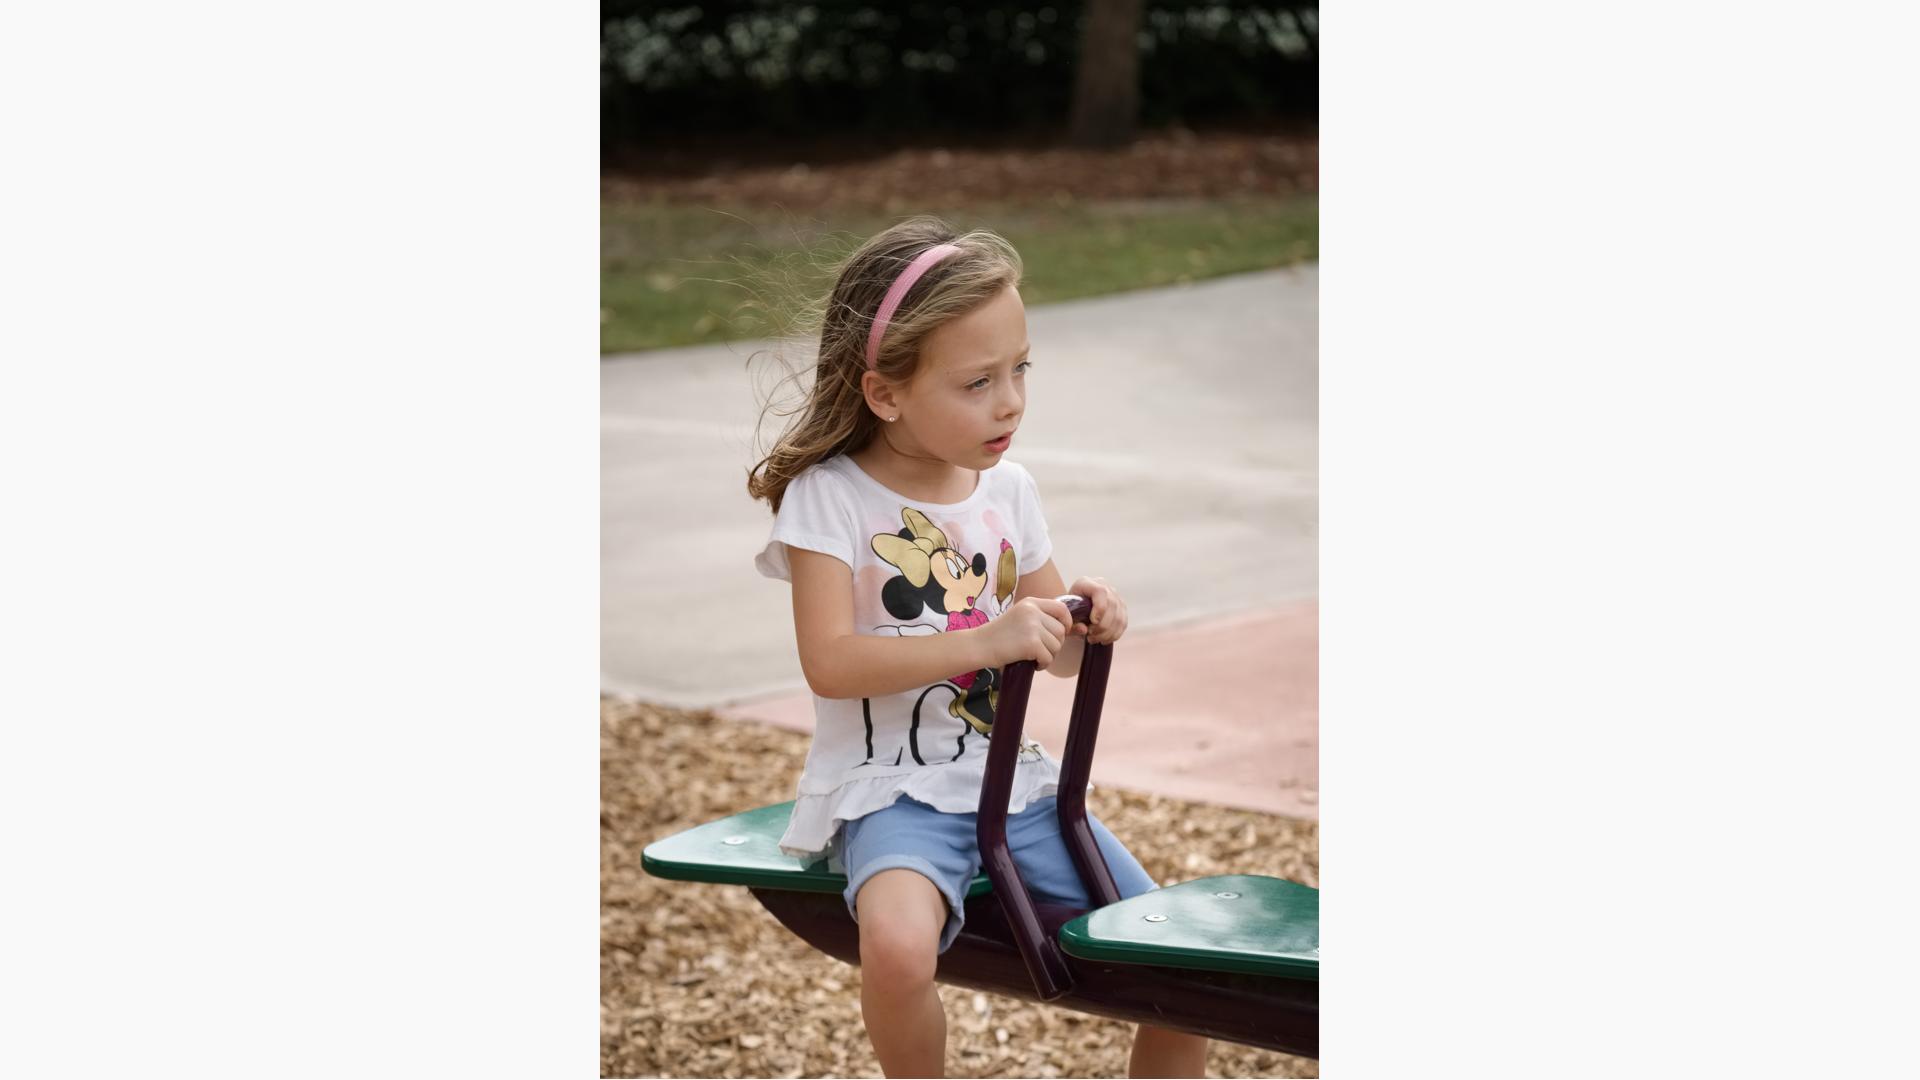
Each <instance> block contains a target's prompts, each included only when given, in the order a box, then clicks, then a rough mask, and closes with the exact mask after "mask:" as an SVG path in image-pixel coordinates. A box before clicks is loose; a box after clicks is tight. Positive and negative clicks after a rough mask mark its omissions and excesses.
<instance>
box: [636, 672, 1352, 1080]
mask: <svg viewBox="0 0 1920 1080" xmlns="http://www.w3.org/2000/svg"><path fill="white" fill-rule="evenodd" d="M1048 749H1049V750H1052V751H1053V752H1054V753H1056V754H1057V753H1059V751H1060V748H1059V747H1049V748H1048ZM806 751H807V737H806V736H804V735H801V734H798V733H796V732H792V731H787V730H784V729H780V728H774V727H769V726H765V725H760V724H751V723H747V724H742V723H730V722H726V721H722V720H720V719H718V718H716V717H715V716H713V715H712V714H711V713H707V712H685V711H681V710H675V709H666V708H661V707H658V706H653V705H646V704H641V703H634V702H621V701H616V700H612V699H605V698H603V699H602V700H601V703H600V752H601V766H600V805H601V811H600V839H601V847H600V852H601V854H600V1070H601V1074H602V1075H603V1076H617V1077H641V1076H648V1077H651V1076H661V1077H720V1076H727V1077H735V1076H738V1077H776V1076H777V1077H801V1076H818V1077H826V1076H832V1077H853V1076H862V1077H866V1076H871V1077H877V1076H880V1075H881V1072H880V1066H879V1062H877V1061H876V1060H875V1059H874V1056H873V1048H872V1046H871V1045H869V1044H868V1042H867V1037H866V1033H865V1030H864V1029H863V1027H862V1025H861V1021H860V972H859V969H858V968H854V967H850V966H848V965H846V964H843V963H841V962H840V961H838V960H835V959H833V958H831V957H828V956H825V955H822V954H820V953H818V952H815V951H814V950H813V949H811V948H809V947H808V946H807V945H805V944H804V943H802V942H801V941H800V940H799V939H797V938H795V937H794V936H793V935H791V934H789V933H788V932H787V931H786V930H785V929H784V928H783V927H781V926H780V924H779V923H778V922H776V921H775V920H774V918H773V916H772V915H769V914H768V913H767V912H766V910H765V909H764V908H762V907H761V906H760V905H759V903H758V902H757V901H755V900H754V899H753V897H752V895H751V894H750V893H748V891H747V890H746V889H744V888H739V887H733V886H725V885H703V884H695V883H691V882H676V881H663V880H661V879H659V878H655V877H651V876H649V875H647V874H645V873H644V872H642V871H641V869H640V851H641V849H642V848H644V847H645V846H646V845H647V844H649V843H651V842H652V841H653V840H655V839H658V838H660V837H662V836H666V835H668V834H671V833H674V832H678V831H679V830H681V829H686V828H691V827H692V826H694V825H697V824H700V823H702V822H706V821H711V820H713V819H715V818H719V817H724V816H726V815H728V814H731V813H736V812H738V811H741V810H747V809H751V808H753V807H756V806H765V805H767V804H769V803H777V802H784V801H786V800H788V799H791V798H793V791H794V785H795V783H796V782H797V781H798V779H799V775H800V767H801V765H802V763H803V762H804V761H805V758H806ZM1087 805H1088V808H1089V809H1090V810H1092V811H1093V812H1094V813H1095V814H1097V815H1098V816H1099V817H1100V819H1101V820H1102V821H1104V822H1105V823H1106V824H1107V825H1108V826H1109V827H1111V828H1112V829H1113V831H1114V832H1115V833H1116V834H1117V835H1118V836H1119V837H1120V838H1121V839H1122V840H1124V841H1125V842H1126V843H1127V845H1128V847H1129V848H1130V849H1131V850H1132V851H1133V852H1134V854H1135V855H1136V856H1138V857H1139V859H1140V861H1141V863H1142V864H1143V865H1144V866H1145V867H1146V868H1147V871H1148V873H1150V874H1152V875H1153V876H1154V879H1155V880H1157V881H1160V882H1161V883H1163V884H1171V883H1173V882H1176V881H1186V880H1190V879H1192V878H1197V877H1205V876H1208V875H1211V874H1226V873H1255V874H1271V875H1274V876H1276V877H1284V878H1290V879H1292V880H1295V881H1300V882H1304V883H1306V884H1308V885H1314V886H1318V885H1319V826H1318V825H1317V824H1316V823H1314V822H1310V821H1297V820H1293V819H1290V818H1282V817H1276V816H1274V815H1271V814H1263V813H1257V812H1254V811H1248V810H1233V809H1225V808H1221V807H1214V806H1207V805H1204V804H1198V803H1190V802H1183V801H1180V800H1177V799H1171V798H1165V797H1162V796H1157V795H1149V794H1143V793H1139V792H1132V791H1122V790H1118V789H1115V788H1112V787H1107V786H1098V787H1096V788H1095V790H1093V791H1092V792H1089V793H1088V796H1087ZM940 996H941V1000H942V1002H943V1003H944V1004H945V1006H946V1012H947V1067H948V1070H949V1072H948V1075H949V1076H956V1077H966V1076H973V1077H1062V1076H1065V1077H1096V1076H1098V1077H1107V1076H1114V1077H1118V1076H1125V1075H1126V1073H1127V1054H1128V1050H1129V1047H1130V1046H1131V1043H1132V1034H1133V1027H1132V1025H1130V1024H1126V1023H1122V1022H1120V1021H1115V1020H1108V1019H1105V1018H1102V1017H1094V1016H1086V1015H1083V1014H1081V1013H1076V1012H1071V1011H1069V1010H1066V1009H1059V1008H1054V1007H1051V1006H1043V1005H1036V1004H1033V1003H1031V1002H1027V1001H1021V1000H1017V999H1014V998H1007V997H1002V996H1000V995H996V994H982V993H976V992H974V991H971V990H966V989H964V988H961V987H954V986H942V987H940ZM1207 1075H1208V1076H1217V1077H1256V1076H1259V1077H1266V1076H1273V1077H1281V1076H1285V1077H1293V1076H1318V1075H1319V1068H1318V1065H1317V1063H1316V1062H1313V1061H1311V1060H1308V1059H1305V1058H1298V1057H1291V1056H1289V1055H1286V1054H1279V1053H1274V1052H1272V1051H1269V1050H1261V1049H1256V1048H1253V1047H1247V1046H1240V1045H1237V1044H1234V1043H1228V1042H1219V1041H1216V1042H1214V1043H1213V1044H1212V1049H1211V1051H1210V1053H1209V1054H1208V1057H1207Z"/></svg>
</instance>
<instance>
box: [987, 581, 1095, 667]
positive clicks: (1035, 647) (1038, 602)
mask: <svg viewBox="0 0 1920 1080" xmlns="http://www.w3.org/2000/svg"><path fill="white" fill-rule="evenodd" d="M1072 625H1073V613H1072V612H1069V611H1068V610H1067V605H1065V604H1063V603H1061V602H1060V601H1058V600H1049V599H1047V598H1045V597H1040V596H1029V597H1027V598H1026V599H1024V600H1019V601H1015V603H1014V605H1013V606H1012V607H1010V608H1008V609H1007V610H1006V612H1005V613H1004V614H1002V615H1001V616H1000V617H999V618H997V619H995V620H993V621H992V622H990V623H988V624H987V625H985V626H983V627H981V628H980V630H979V634H980V637H981V640H982V641H983V642H985V643H986V645H987V655H988V657H989V660H990V663H989V664H988V665H987V666H989V667H1006V666H1007V665H1008V664H1013V663H1018V662H1019V661H1021V660H1031V661H1033V662H1034V664H1035V665H1037V666H1038V667H1039V668H1040V670H1041V671H1045V670H1047V666H1048V665H1049V664H1052V663H1053V657H1054V654H1055V653H1057V652H1059V651H1060V646H1062V645H1064V644H1066V641H1067V628H1068V627H1070V626H1072Z"/></svg>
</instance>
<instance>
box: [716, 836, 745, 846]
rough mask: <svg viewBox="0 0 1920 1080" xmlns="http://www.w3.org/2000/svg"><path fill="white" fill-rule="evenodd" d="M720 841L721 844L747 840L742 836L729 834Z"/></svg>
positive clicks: (742, 842) (738, 842) (740, 842)
mask: <svg viewBox="0 0 1920 1080" xmlns="http://www.w3.org/2000/svg"><path fill="white" fill-rule="evenodd" d="M720 842H721V843H723V844H736V845H737V844H744V843H746V842H747V838H746V837H744V836H729V837H727V838H726V839H725V840H722V841H720Z"/></svg>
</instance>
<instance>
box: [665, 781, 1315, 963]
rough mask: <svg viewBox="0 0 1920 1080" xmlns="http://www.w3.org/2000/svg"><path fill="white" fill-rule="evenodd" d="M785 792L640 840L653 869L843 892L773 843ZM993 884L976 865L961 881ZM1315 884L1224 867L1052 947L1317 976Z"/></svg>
mask: <svg viewBox="0 0 1920 1080" xmlns="http://www.w3.org/2000/svg"><path fill="white" fill-rule="evenodd" d="M792 811H793V803H792V802H783V803H779V804H777V805H774V806H763V807H760V808H759V809H757V810H748V811H746V812H745V813H740V814H735V815H733V816H732V817H725V818H721V819H720V820H718V821H710V822H708V823H706V824H705V825H699V826H696V827H694V828H691V829H688V830H687V831H686V832H683V833H676V834H675V835H673V836H669V837H667V838H666V839H664V840H661V841H658V842H657V843H653V844H650V845H648V846H647V848H646V849H645V850H644V851H643V852H642V853H641V855H640V862H641V866H642V867H643V868H644V869H645V870H646V872H647V873H649V874H652V875H653V876H655V877H659V878H667V879H670V880H674V881H703V882H708V883H711V884H717V885H746V886H749V887H751V888H760V889H780V890H785V891H787V892H820V893H834V894H839V893H843V892H845V891H846V889H847V877H846V875H845V874H842V873H840V872H838V871H835V870H829V869H827V861H826V860H825V859H819V860H816V861H814V862H811V863H804V862H802V861H801V860H799V859H796V858H794V857H793V856H791V855H788V854H785V853H783V852H782V851H781V850H780V836H781V834H782V833H784V832H786V829H787V817H788V815H790V814H791V813H792ZM992 891H993V883H992V882H991V881H989V880H988V879H987V875H986V874H985V873H981V874H978V875H976V876H975V877H974V879H973V883H972V884H971V885H970V886H969V887H968V888H967V897H968V899H972V898H973V897H976V896H981V895H984V894H986V893H990V892H992ZM1319 936H1320V893H1319V890H1317V889H1311V888H1308V887H1307V886H1305V885H1298V884H1295V883H1294V882H1291V881H1283V880H1281V879H1280V878H1270V877H1260V876H1257V875H1253V874H1226V875H1221V876H1218V877H1207V878H1199V879H1196V880H1194V881H1187V882H1182V883H1180V884H1178V885H1172V886H1169V887H1167V888H1164V889H1156V890H1154V891H1153V892H1150V893H1143V894H1141V895H1140V896H1136V897H1133V898H1132V899H1130V900H1122V901H1120V902H1119V903H1117V904H1109V905H1107V906H1106V907H1103V908H1098V909H1096V910H1093V911H1090V912H1088V913H1087V914H1085V915H1082V916H1080V917H1079V918H1077V919H1075V920H1073V921H1072V922H1070V923H1068V924H1067V925H1066V926H1064V927H1062V928H1061V930H1060V936H1059V941H1060V947H1061V949H1062V950H1064V951H1065V952H1066V953H1067V955H1069V956H1075V957H1079V958H1080V959H1083V960H1103V961H1106V962H1108V963H1116V964H1145V965H1150V966H1154V967H1171V968H1192V969H1198V970H1203V971H1238V972H1245V973H1247V974H1250V975H1277V976H1280V977H1282V978H1290V979H1318V978H1319V977H1320V948H1319Z"/></svg>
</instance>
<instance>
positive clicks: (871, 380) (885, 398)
mask: <svg viewBox="0 0 1920 1080" xmlns="http://www.w3.org/2000/svg"><path fill="white" fill-rule="evenodd" d="M860 393H861V394H862V395H863V396H865V398H866V399H867V408H869V409H872V410H873V415H875V416H877V417H879V418H880V419H882V420H885V419H887V418H888V417H891V416H899V415H900V402H899V394H898V388H897V387H895V386H894V384H893V383H892V382H890V381H888V380H887V378H886V377H885V376H883V375H881V374H880V373H879V372H877V371H869V372H867V373H865V374H864V375H861V376H860Z"/></svg>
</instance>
